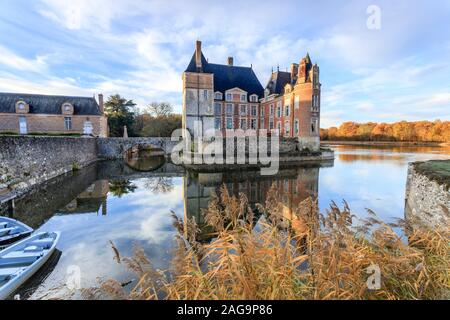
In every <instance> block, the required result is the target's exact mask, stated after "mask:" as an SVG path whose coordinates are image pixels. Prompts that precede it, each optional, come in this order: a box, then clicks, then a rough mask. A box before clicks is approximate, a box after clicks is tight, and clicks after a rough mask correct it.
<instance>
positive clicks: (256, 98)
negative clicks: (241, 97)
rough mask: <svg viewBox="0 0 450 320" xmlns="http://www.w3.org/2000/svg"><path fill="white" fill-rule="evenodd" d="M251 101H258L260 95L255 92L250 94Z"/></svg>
mask: <svg viewBox="0 0 450 320" xmlns="http://www.w3.org/2000/svg"><path fill="white" fill-rule="evenodd" d="M250 101H251V102H258V96H257V95H256V94H253V95H251V96H250Z"/></svg>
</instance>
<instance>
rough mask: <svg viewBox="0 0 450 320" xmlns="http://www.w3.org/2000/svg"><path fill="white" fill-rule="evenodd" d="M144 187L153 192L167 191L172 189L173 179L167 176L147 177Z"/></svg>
mask: <svg viewBox="0 0 450 320" xmlns="http://www.w3.org/2000/svg"><path fill="white" fill-rule="evenodd" d="M145 188H147V189H149V190H150V191H151V192H153V193H155V194H160V193H169V192H172V191H173V189H174V186H173V179H172V178H168V177H157V178H148V179H147V180H146V182H145Z"/></svg>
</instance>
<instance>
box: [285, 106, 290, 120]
mask: <svg viewBox="0 0 450 320" xmlns="http://www.w3.org/2000/svg"><path fill="white" fill-rule="evenodd" d="M285 110H286V117H289V115H290V114H291V112H290V107H289V106H286V107H285Z"/></svg>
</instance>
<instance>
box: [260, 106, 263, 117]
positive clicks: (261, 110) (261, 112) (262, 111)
mask: <svg viewBox="0 0 450 320" xmlns="http://www.w3.org/2000/svg"><path fill="white" fill-rule="evenodd" d="M260 108H261V117H264V107H263V106H261V107H260Z"/></svg>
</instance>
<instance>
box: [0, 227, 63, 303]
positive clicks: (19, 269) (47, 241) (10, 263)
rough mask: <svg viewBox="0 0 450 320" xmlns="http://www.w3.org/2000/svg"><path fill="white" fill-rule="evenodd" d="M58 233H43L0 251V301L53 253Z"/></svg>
mask: <svg viewBox="0 0 450 320" xmlns="http://www.w3.org/2000/svg"><path fill="white" fill-rule="evenodd" d="M60 235H61V234H60V233H59V232H43V233H38V234H36V235H32V236H31V237H29V238H26V239H23V240H22V241H20V242H18V243H16V244H13V245H12V246H10V247H9V248H7V249H5V250H3V251H0V300H4V299H7V298H8V297H10V296H11V295H12V294H13V293H14V292H15V291H16V290H17V289H18V288H19V287H20V286H21V285H22V284H24V283H25V282H26V281H27V280H28V279H29V278H30V277H31V276H32V275H33V274H35V273H36V272H37V271H38V270H39V269H40V268H41V267H42V266H43V265H44V264H45V263H46V262H47V260H48V259H49V258H50V256H51V255H52V254H53V252H54V251H55V248H56V245H57V243H58V240H59V238H60Z"/></svg>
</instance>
